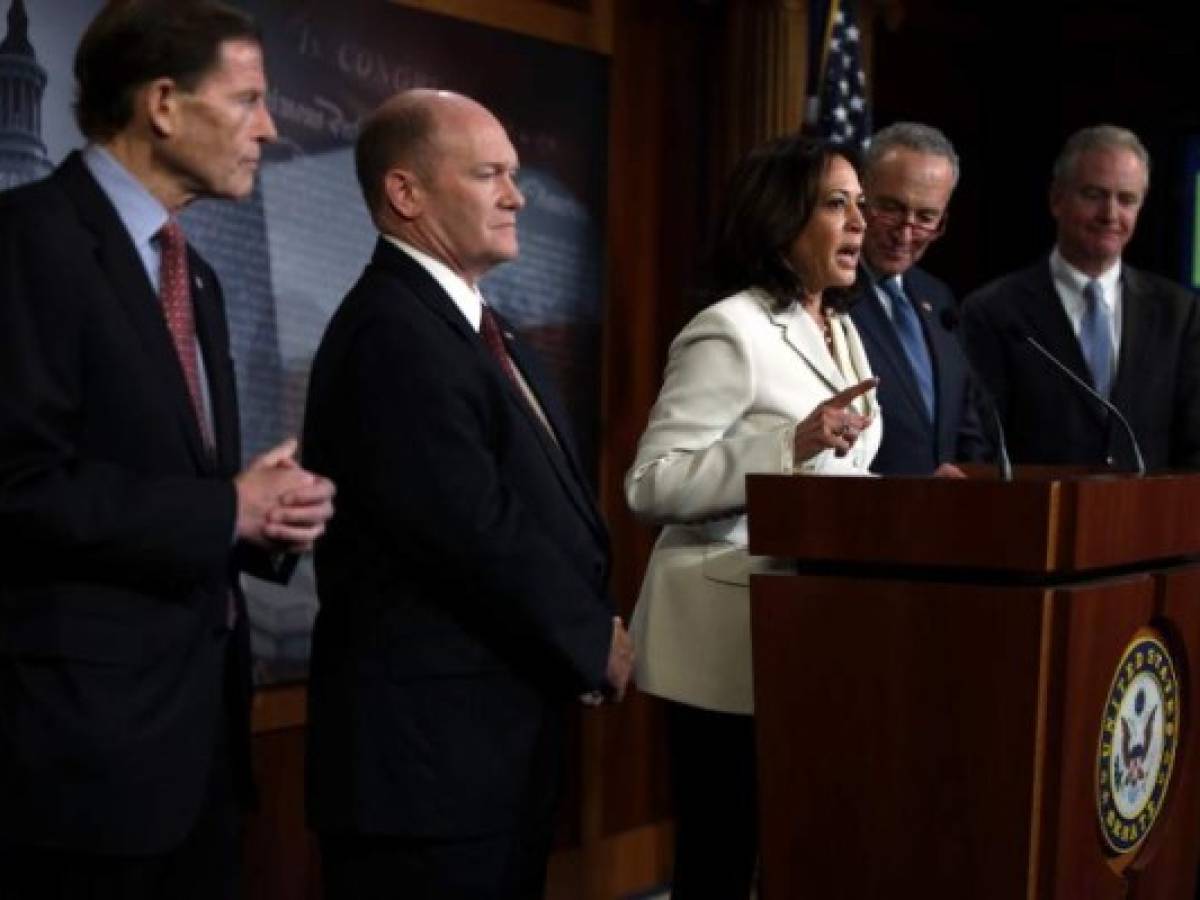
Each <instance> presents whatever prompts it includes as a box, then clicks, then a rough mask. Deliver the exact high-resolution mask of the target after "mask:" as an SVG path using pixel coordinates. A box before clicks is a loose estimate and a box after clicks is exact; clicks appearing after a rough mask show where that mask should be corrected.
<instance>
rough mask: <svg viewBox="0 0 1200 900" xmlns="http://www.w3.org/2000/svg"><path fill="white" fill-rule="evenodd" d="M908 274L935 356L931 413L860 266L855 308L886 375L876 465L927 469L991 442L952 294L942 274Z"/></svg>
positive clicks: (889, 469)
mask: <svg viewBox="0 0 1200 900" xmlns="http://www.w3.org/2000/svg"><path fill="white" fill-rule="evenodd" d="M903 281H904V290H905V292H906V293H907V294H908V296H909V297H910V298H911V299H912V300H913V303H914V305H915V306H916V309H917V312H918V316H919V318H920V320H921V328H922V331H923V332H924V334H925V346H927V347H928V348H929V355H930V358H931V359H932V361H933V377H934V388H935V392H936V403H935V406H934V420H933V421H930V419H929V416H928V415H927V414H926V412H925V404H924V402H923V401H922V399H921V392H920V388H918V386H917V381H916V377H915V376H914V375H913V371H912V366H911V365H909V362H908V357H906V356H905V355H904V348H903V346H901V344H900V339H899V337H897V335H896V327H895V325H894V324H893V323H892V320H891V319H890V318H889V317H888V314H887V312H886V311H885V310H884V308H883V306H882V305H881V304H880V302H879V298H878V296H877V295H876V293H875V289H874V287H873V286H872V284H871V277H870V275H868V274H867V273H866V272H865V271H864V270H862V269H860V270H859V279H858V284H857V285H856V293H855V296H854V297H853V298H852V300H851V307H850V316H851V318H852V319H854V324H855V326H856V327H857V328H858V333H859V334H860V335H861V336H862V342H863V346H864V347H865V348H866V350H867V356H868V357H869V358H870V360H871V368H872V369H873V370H874V372H875V374H876V375H878V376H879V378H880V381H879V405H880V406H881V407H882V408H883V412H884V416H885V417H886V420H887V428H886V429H885V430H884V433H883V442H882V443H881V444H880V446H879V453H878V454H876V456H875V461H874V462H873V463H872V464H871V471H873V472H879V473H880V474H883V475H928V474H929V473H931V472H932V471H933V470H934V469H936V468H937V467H938V466H939V465H941V464H942V463H944V462H955V461H972V460H978V459H982V458H983V456H984V453H985V447H986V445H985V442H984V438H983V435H982V434H981V432H980V428H979V421H978V416H977V415H976V413H975V408H974V405H973V403H972V400H971V391H970V378H969V375H968V373H969V371H970V369H969V367H968V365H967V361H966V357H965V356H964V355H963V351H962V347H961V346H960V345H959V342H958V337H957V335H955V334H953V333H952V332H951V331H950V330H949V329H948V328H947V324H946V320H947V318H951V317H956V316H957V313H956V311H955V303H954V295H953V294H951V293H950V288H948V287H947V286H946V285H945V283H944V282H942V281H940V280H938V279H937V278H934V277H933V276H932V275H930V274H929V273H928V272H925V271H923V270H922V269H918V268H911V269H909V270H908V271H907V272H905V273H904V275H903ZM952 325H953V323H951V327H952Z"/></svg>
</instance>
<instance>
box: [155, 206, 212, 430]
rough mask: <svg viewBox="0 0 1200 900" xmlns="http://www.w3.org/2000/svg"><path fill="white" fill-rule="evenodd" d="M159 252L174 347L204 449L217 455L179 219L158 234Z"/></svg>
mask: <svg viewBox="0 0 1200 900" xmlns="http://www.w3.org/2000/svg"><path fill="white" fill-rule="evenodd" d="M158 251H159V256H160V259H161V262H160V268H159V276H158V294H159V297H160V298H161V300H162V308H163V316H164V318H166V320H167V330H168V331H170V332H171V343H173V344H174V345H175V355H176V356H177V357H178V358H179V365H180V367H181V368H182V369H183V380H184V381H186V382H187V389H188V396H189V397H190V398H191V401H192V411H193V412H194V413H195V415H196V424H197V425H198V426H199V427H200V436H201V438H202V439H203V440H204V449H205V450H207V451H208V452H209V453H211V452H212V451H213V435H212V428H211V427H210V426H209V423H208V416H207V415H206V414H205V411H204V395H203V394H202V393H201V390H200V363H199V360H198V359H197V357H196V321H195V317H194V313H193V311H192V291H191V287H190V286H189V285H188V262H187V238H185V237H184V234H183V229H182V228H180V227H179V222H178V221H176V220H175V219H168V220H167V224H166V225H164V226H163V227H162V228H161V229H160V230H159V232H158Z"/></svg>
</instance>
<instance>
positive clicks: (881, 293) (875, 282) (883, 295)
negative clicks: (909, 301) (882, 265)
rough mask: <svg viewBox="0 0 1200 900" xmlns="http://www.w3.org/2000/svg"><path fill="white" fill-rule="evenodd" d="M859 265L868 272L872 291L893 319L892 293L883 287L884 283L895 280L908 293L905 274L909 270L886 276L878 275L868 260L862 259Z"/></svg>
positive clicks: (888, 315) (902, 290)
mask: <svg viewBox="0 0 1200 900" xmlns="http://www.w3.org/2000/svg"><path fill="white" fill-rule="evenodd" d="M859 265H861V266H862V269H863V271H864V272H866V273H867V277H868V278H869V279H870V280H871V291H872V293H874V294H875V300H876V301H877V302H878V303H879V305H880V306H882V307H883V311H884V312H885V313H886V314H887V317H888V318H889V319H892V318H893V315H892V298H891V295H890V294H888V292H887V291H885V290H884V289H883V284H884V282H885V281H895V282H897V283H898V284H899V285H900V290H901V292H904V293H907V289H906V288H905V287H904V276H905V275H906V274H907V272H901V273H900V274H899V275H888V276H886V277H884V276H880V275H877V274H876V273H875V271H874V270H873V269H872V268H871V267H870V265H868V264H867V263H866V261H860V263H859Z"/></svg>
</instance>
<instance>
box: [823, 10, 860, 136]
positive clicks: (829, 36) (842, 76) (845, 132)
mask: <svg viewBox="0 0 1200 900" xmlns="http://www.w3.org/2000/svg"><path fill="white" fill-rule="evenodd" d="M854 12H855V10H854V0H831V2H830V4H829V21H828V23H827V26H826V28H825V34H826V38H825V46H824V48H823V51H822V56H821V60H822V63H821V84H820V95H819V96H820V106H819V108H818V115H817V123H818V128H819V130H820V133H821V134H822V136H824V137H825V138H827V139H828V140H830V141H832V142H834V143H837V144H843V145H847V146H851V147H855V148H857V149H859V150H865V149H866V148H867V145H868V144H869V143H871V108H870V106H868V105H867V78H866V76H865V75H864V74H863V68H862V44H861V43H860V41H859V31H858V25H856V24H855V15H854Z"/></svg>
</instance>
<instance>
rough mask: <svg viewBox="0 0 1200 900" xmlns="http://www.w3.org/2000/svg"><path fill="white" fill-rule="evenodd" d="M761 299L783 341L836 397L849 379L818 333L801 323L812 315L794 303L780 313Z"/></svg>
mask: <svg viewBox="0 0 1200 900" xmlns="http://www.w3.org/2000/svg"><path fill="white" fill-rule="evenodd" d="M758 300H759V303H761V304H762V305H763V307H764V309H765V310H766V313H767V318H768V319H770V321H771V324H772V325H774V326H775V327H776V328H778V329H779V336H780V337H781V338H782V339H783V342H784V343H785V344H787V345H788V346H789V347H791V348H792V350H794V351H795V352H796V353H797V354H798V355H799V356H800V358H801V359H802V360H804V362H805V364H806V365H807V366H808V367H809V369H811V370H812V373H813V374H814V375H816V376H817V378H818V379H820V380H821V381H822V382H824V384H825V386H826V387H827V388H828V389H829V392H830V393H831V394H836V393H837V392H838V391H840V390H842V388H843V387H845V378H844V377H843V376H842V373H841V372H839V371H838V368H837V365H836V364H835V363H834V361H833V358H832V357H831V356H830V355H829V353H828V352H827V351H826V349H825V347H824V346H822V345H821V344H820V341H821V338H820V336H819V335H818V334H817V333H816V331H815V330H814V329H812V328H805V327H803V325H802V324H801V323H802V321H803V320H802V319H801V318H800V317H801V316H805V315H808V314H807V313H806V312H804V310H803V309H802V308H801V307H800V305H799V304H794V305H793V306H791V307H789V308H788V309H787V310H786V311H783V312H779V311H777V310H776V309H775V308H774V304H773V303H772V302H771V301H770V299H769V298H767V297H766V296H765V295H763V296H760V297H759V298H758Z"/></svg>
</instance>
